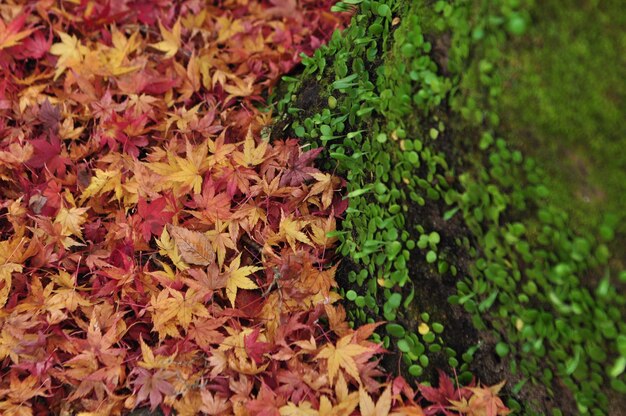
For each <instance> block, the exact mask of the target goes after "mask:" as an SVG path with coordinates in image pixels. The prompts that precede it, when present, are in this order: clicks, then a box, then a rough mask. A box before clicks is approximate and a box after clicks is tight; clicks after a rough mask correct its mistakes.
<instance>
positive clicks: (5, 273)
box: [0, 263, 23, 308]
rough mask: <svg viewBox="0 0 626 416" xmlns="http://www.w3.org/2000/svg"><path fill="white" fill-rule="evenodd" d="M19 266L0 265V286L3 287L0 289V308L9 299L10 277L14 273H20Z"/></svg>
mask: <svg viewBox="0 0 626 416" xmlns="http://www.w3.org/2000/svg"><path fill="white" fill-rule="evenodd" d="M22 269H23V268H22V265H21V264H15V263H4V264H2V265H0V284H3V286H2V287H1V288H0V308H2V307H3V306H4V305H5V304H6V303H7V299H8V298H9V292H10V291H11V275H12V274H13V273H14V272H18V273H19V272H21V271H22Z"/></svg>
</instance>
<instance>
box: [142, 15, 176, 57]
mask: <svg viewBox="0 0 626 416" xmlns="http://www.w3.org/2000/svg"><path fill="white" fill-rule="evenodd" d="M159 29H160V30H161V36H163V40H162V41H161V42H158V43H153V44H150V46H152V47H153V48H155V49H157V50H159V51H161V52H165V58H171V57H173V56H174V55H176V52H178V49H179V48H180V45H181V40H180V32H181V25H180V19H178V20H176V23H174V26H173V27H172V31H171V32H170V31H169V30H167V29H166V28H165V26H163V24H162V23H161V21H159Z"/></svg>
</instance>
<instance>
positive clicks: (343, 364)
mask: <svg viewBox="0 0 626 416" xmlns="http://www.w3.org/2000/svg"><path fill="white" fill-rule="evenodd" d="M352 337H353V336H352V334H350V335H346V336H344V337H343V338H341V339H339V341H337V346H336V347H335V346H334V345H332V344H327V345H325V346H324V348H322V350H321V351H320V352H319V353H318V354H317V356H316V357H315V359H316V360H317V359H320V358H326V359H327V360H328V363H327V367H328V376H329V377H330V384H331V385H332V384H333V381H334V379H335V376H336V375H337V372H338V371H339V369H340V368H343V369H344V370H345V371H346V373H348V374H349V375H350V376H352V377H353V378H354V379H355V380H357V381H358V382H359V384H360V383H361V379H360V377H359V370H358V368H357V365H356V362H355V361H354V357H356V356H358V355H360V354H363V353H366V352H368V351H369V348H367V347H364V346H362V345H359V344H353V343H351V342H352Z"/></svg>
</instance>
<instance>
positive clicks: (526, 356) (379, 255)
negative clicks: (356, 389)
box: [272, 0, 626, 415]
mask: <svg viewBox="0 0 626 416" xmlns="http://www.w3.org/2000/svg"><path fill="white" fill-rule="evenodd" d="M583 3H584V2H583ZM588 3H589V4H587V3H585V4H582V5H581V4H579V2H565V3H564V2H556V1H547V2H541V3H538V2H537V3H533V2H523V1H517V0H489V1H487V0H483V1H476V2H468V1H461V0H456V1H450V2H444V1H435V2H431V1H421V0H420V1H403V0H384V1H372V0H349V1H348V0H344V2H343V3H339V4H338V6H336V7H337V8H338V9H341V8H344V9H350V8H354V7H356V12H355V15H354V17H353V21H352V24H351V26H350V27H349V28H348V29H346V30H345V31H344V32H343V33H342V34H339V33H336V34H335V36H334V37H333V39H332V40H331V42H330V43H329V44H328V45H327V46H326V47H323V48H321V49H320V50H318V51H317V52H316V53H315V55H313V56H312V57H309V58H306V59H305V60H304V69H303V73H302V74H301V75H300V76H299V77H296V78H286V79H285V80H284V83H283V85H282V87H281V88H280V89H279V90H278V92H277V101H276V102H277V108H276V109H277V110H278V112H279V113H283V114H285V117H284V118H283V119H282V120H281V121H279V123H278V124H277V125H276V126H275V127H274V131H273V132H272V135H274V134H281V135H282V134H285V133H286V134H292V135H296V136H299V137H301V138H303V139H304V140H305V141H307V142H309V143H311V144H312V145H314V146H315V145H323V146H324V147H325V148H326V149H327V150H326V156H327V157H326V159H325V160H326V162H325V163H326V164H327V166H326V167H327V168H331V169H336V171H337V172H338V173H339V174H341V175H342V176H344V177H345V178H346V180H347V191H348V197H349V198H350V206H349V209H348V211H347V213H346V216H345V218H344V219H343V221H342V223H341V225H340V227H339V230H338V231H337V236H338V237H339V239H340V241H341V246H340V248H339V254H340V255H341V256H342V257H343V259H342V269H341V270H342V272H341V273H340V276H338V280H339V282H340V284H341V289H340V291H341V292H342V294H343V295H344V296H345V298H346V301H347V303H348V306H349V311H350V312H349V313H350V317H351V319H352V321H353V323H354V324H355V325H358V324H360V323H363V322H371V321H378V320H381V319H382V320H385V321H387V324H386V325H385V326H383V327H381V330H380V331H379V333H378V335H377V337H378V339H379V340H380V341H382V342H383V343H384V344H385V346H386V347H388V349H389V350H390V351H391V352H392V353H393V354H392V355H390V356H389V358H388V364H389V366H390V367H389V368H395V367H397V368H399V369H400V371H401V372H402V373H403V374H405V375H406V376H408V377H412V378H415V379H417V380H418V381H420V382H431V381H433V380H434V374H435V371H434V369H435V368H441V369H444V370H445V371H447V372H448V373H450V374H452V373H455V374H456V375H457V376H458V379H459V381H460V382H461V383H463V382H468V381H469V380H470V379H471V377H472V376H477V377H478V378H480V379H481V380H483V381H485V382H487V383H489V384H493V383H495V382H498V381H500V380H501V379H506V380H507V382H508V383H507V387H506V391H505V393H506V395H507V400H506V402H507V405H508V406H509V407H510V408H511V409H513V410H515V411H517V412H519V413H520V414H554V415H559V414H564V415H569V414H577V413H583V414H620V413H619V412H624V411H626V406H625V405H624V400H623V397H624V393H626V382H625V380H626V377H625V373H624V370H625V367H626V325H625V324H624V315H625V304H626V300H625V298H624V295H623V292H622V291H620V289H619V288H620V287H623V284H624V280H626V272H624V263H623V254H624V251H623V247H622V246H621V244H620V241H623V240H622V239H623V235H624V234H623V233H624V226H623V225H622V223H623V221H622V216H623V213H622V210H623V206H624V197H623V195H624V192H623V190H624V187H625V186H626V185H625V183H626V181H625V180H624V175H626V174H625V173H624V160H625V158H626V156H625V152H623V151H620V149H622V148H623V145H624V144H625V143H624V135H623V132H624V128H623V126H622V125H621V123H620V116H621V113H623V111H620V103H623V97H624V94H623V91H624V90H623V88H624V86H623V81H622V80H623V76H621V72H622V71H623V68H624V66H623V65H620V63H621V62H623V60H624V58H623V56H621V55H620V54H619V52H618V51H619V46H620V45H621V46H623V44H624V33H623V31H622V32H619V28H620V27H623V24H622V23H623V14H624V13H623V12H622V11H621V10H620V8H619V3H618V2H614V3H610V2H608V3H605V4H603V5H602V6H598V7H594V5H595V3H594V4H591V3H592V2H588ZM596 6H597V5H596ZM538 45H539V46H538ZM622 49H623V48H622ZM590 74H591V75H590ZM622 107H623V106H622Z"/></svg>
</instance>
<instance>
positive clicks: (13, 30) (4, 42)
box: [0, 13, 34, 50]
mask: <svg viewBox="0 0 626 416" xmlns="http://www.w3.org/2000/svg"><path fill="white" fill-rule="evenodd" d="M27 17H28V15H27V14H25V13H22V14H20V15H18V16H17V17H16V18H14V19H13V20H12V21H11V23H9V24H8V25H7V24H5V23H4V20H2V19H0V50H2V49H5V48H10V47H12V46H15V45H18V44H19V43H20V42H21V41H22V39H24V38H25V37H28V35H30V34H31V33H32V32H33V30H34V29H26V30H21V29H22V27H23V26H24V23H26V18H27Z"/></svg>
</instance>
